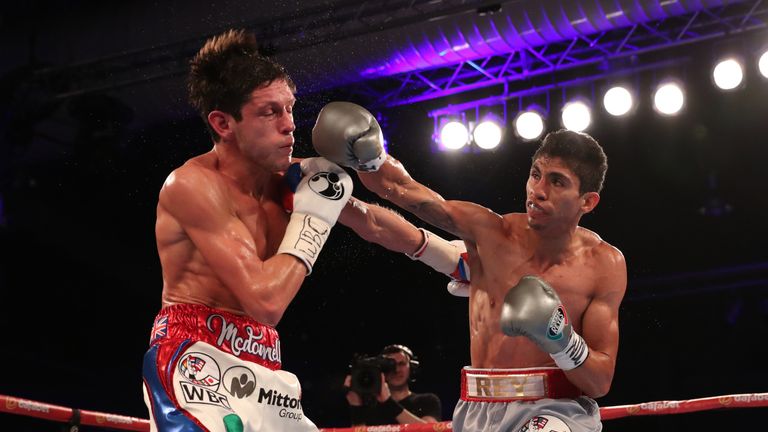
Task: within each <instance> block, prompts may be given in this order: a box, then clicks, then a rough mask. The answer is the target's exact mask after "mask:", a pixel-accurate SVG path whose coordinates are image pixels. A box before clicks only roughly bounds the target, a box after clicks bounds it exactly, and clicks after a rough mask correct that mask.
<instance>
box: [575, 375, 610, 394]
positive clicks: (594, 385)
mask: <svg viewBox="0 0 768 432" xmlns="http://www.w3.org/2000/svg"><path fill="white" fill-rule="evenodd" d="M585 381H586V382H584V383H583V384H582V385H580V386H579V387H580V388H581V391H583V392H584V394H585V395H587V396H589V397H591V398H593V399H597V398H601V397H603V396H605V395H607V394H608V392H609V391H610V390H611V382H612V381H613V373H610V374H604V375H598V376H593V377H591V379H588V380H585Z"/></svg>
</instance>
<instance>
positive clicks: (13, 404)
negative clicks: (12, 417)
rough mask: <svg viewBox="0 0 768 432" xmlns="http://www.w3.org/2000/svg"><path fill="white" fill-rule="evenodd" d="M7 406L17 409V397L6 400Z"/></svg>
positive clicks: (10, 408)
mask: <svg viewBox="0 0 768 432" xmlns="http://www.w3.org/2000/svg"><path fill="white" fill-rule="evenodd" d="M5 407H6V408H8V409H9V410H15V409H16V408H18V407H19V403H18V402H17V401H16V400H15V399H6V400H5Z"/></svg>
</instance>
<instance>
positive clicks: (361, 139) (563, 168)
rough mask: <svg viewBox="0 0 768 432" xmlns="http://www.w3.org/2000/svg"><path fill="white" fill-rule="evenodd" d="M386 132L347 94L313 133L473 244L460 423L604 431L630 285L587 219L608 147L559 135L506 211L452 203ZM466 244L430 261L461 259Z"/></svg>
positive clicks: (392, 197)
mask: <svg viewBox="0 0 768 432" xmlns="http://www.w3.org/2000/svg"><path fill="white" fill-rule="evenodd" d="M380 137H381V132H380V129H379V126H378V124H377V122H376V119H375V118H374V117H373V116H372V115H371V114H370V113H369V112H368V111H366V110H365V109H363V108H362V107H360V106H357V105H355V104H351V103H347V102H332V103H330V104H328V105H326V106H325V107H324V108H323V110H322V111H321V113H320V116H319V117H318V120H317V123H316V125H315V128H314V130H313V143H314V145H315V149H316V150H317V151H318V153H319V154H321V155H323V156H325V157H326V158H328V159H330V160H331V161H333V162H336V163H338V164H340V165H342V166H347V167H351V168H353V169H355V170H357V171H358V175H359V178H360V180H361V181H362V183H363V184H364V185H365V186H366V187H367V188H368V189H369V190H371V191H373V192H374V193H376V194H377V195H379V196H380V197H382V198H384V199H387V200H389V201H391V202H393V203H395V204H396V205H398V206H399V207H401V208H403V209H405V210H407V211H410V212H412V213H413V214H415V215H416V216H418V217H419V218H421V219H422V220H424V221H426V222H428V223H430V224H433V225H435V226H437V227H439V228H441V229H443V230H446V231H448V232H451V233H453V234H455V235H456V236H458V237H459V238H461V239H462V240H463V241H464V245H465V246H466V249H467V255H466V257H467V260H466V261H468V267H469V269H470V270H471V272H469V273H467V274H466V277H465V279H469V280H470V283H469V286H468V287H464V288H460V289H459V290H458V291H462V294H468V296H469V324H470V351H471V362H472V364H471V367H468V368H464V370H462V395H461V400H460V401H459V403H458V405H457V407H456V409H455V411H454V416H453V428H454V430H456V431H486V430H509V431H521V430H539V427H540V426H542V425H543V424H545V423H546V430H552V431H573V432H586V431H600V430H601V429H602V425H601V423H600V414H599V409H598V406H597V404H596V402H595V401H594V400H593V399H592V398H598V397H601V396H603V395H605V394H606V393H607V392H608V390H609V388H610V385H611V381H612V380H613V374H614V370H615V366H616V353H617V351H618V343H619V329H618V311H619V305H620V303H621V300H622V298H623V296H624V293H625V290H626V283H627V271H626V264H625V260H624V256H623V255H622V253H621V252H620V251H619V250H618V249H616V248H615V247H613V246H611V245H610V244H608V243H607V242H606V241H604V240H603V239H601V238H600V237H599V236H598V235H597V234H596V233H594V232H592V231H590V230H587V229H585V228H583V227H580V226H579V221H580V220H581V218H582V216H584V215H585V214H587V213H589V212H591V211H592V210H593V209H594V208H595V207H596V206H597V204H598V203H599V201H600V191H601V188H602V184H603V180H604V177H605V172H606V170H607V159H606V157H605V153H604V152H603V149H602V148H601V146H600V145H599V144H598V143H597V141H595V140H594V139H593V138H592V137H590V136H589V135H586V134H583V133H577V132H572V131H567V130H561V131H557V132H552V133H550V134H548V135H547V136H546V137H545V138H544V140H543V141H542V144H541V147H540V148H539V150H538V151H537V152H536V154H535V155H534V157H533V161H532V164H531V168H530V172H529V176H528V180H527V183H526V185H525V191H526V207H525V213H510V214H504V215H500V214H497V213H494V212H493V211H491V210H490V209H488V208H485V207H482V206H480V205H477V204H474V203H471V202H465V201H451V200H445V199H444V198H443V197H442V196H441V195H439V194H438V193H437V192H435V191H433V190H431V189H429V188H428V187H426V186H424V185H423V184H421V183H419V182H417V181H416V180H414V179H413V178H412V177H411V176H410V175H409V174H408V172H407V171H406V170H405V167H404V166H403V165H402V164H401V163H400V162H399V161H397V160H396V159H395V158H393V157H392V156H388V155H386V153H385V152H384V148H383V145H382V141H381V139H380ZM425 238H426V236H425ZM425 242H426V240H425ZM425 249H430V247H429V245H428V244H427V245H425ZM443 249H445V248H443ZM445 250H449V249H445ZM456 251H457V250H456V249H455V250H454V253H452V254H447V255H445V254H443V255H440V254H438V255H437V256H443V258H445V257H449V256H453V258H449V259H445V260H444V261H442V262H441V263H434V262H433V263H432V264H430V265H431V266H433V267H435V268H438V267H441V268H451V267H455V266H456V262H457V261H456V258H455V257H456V256H457V255H456V253H455V252H456ZM470 273H471V277H470Z"/></svg>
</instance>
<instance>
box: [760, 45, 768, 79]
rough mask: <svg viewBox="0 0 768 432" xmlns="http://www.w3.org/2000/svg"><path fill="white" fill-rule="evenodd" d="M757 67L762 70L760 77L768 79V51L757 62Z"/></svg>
mask: <svg viewBox="0 0 768 432" xmlns="http://www.w3.org/2000/svg"><path fill="white" fill-rule="evenodd" d="M757 67H758V68H759V69H760V75H762V76H763V77H765V78H768V51H766V52H764V53H763V55H761V56H760V60H758V62H757Z"/></svg>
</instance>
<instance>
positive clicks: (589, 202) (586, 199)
mask: <svg viewBox="0 0 768 432" xmlns="http://www.w3.org/2000/svg"><path fill="white" fill-rule="evenodd" d="M599 202H600V194H599V193H597V192H587V193H585V194H584V195H582V196H581V212H582V213H583V214H587V213H589V212H591V211H592V210H593V209H594V208H595V207H597V203H599Z"/></svg>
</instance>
